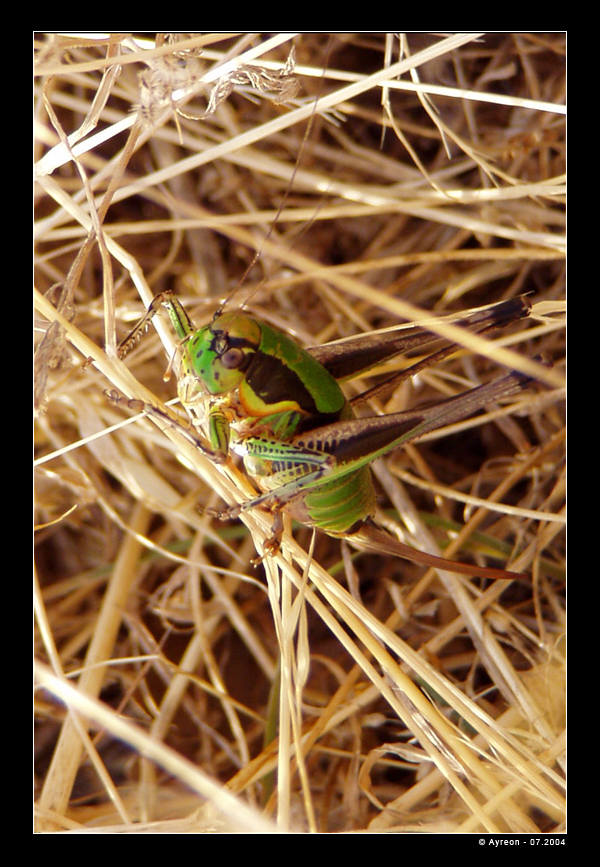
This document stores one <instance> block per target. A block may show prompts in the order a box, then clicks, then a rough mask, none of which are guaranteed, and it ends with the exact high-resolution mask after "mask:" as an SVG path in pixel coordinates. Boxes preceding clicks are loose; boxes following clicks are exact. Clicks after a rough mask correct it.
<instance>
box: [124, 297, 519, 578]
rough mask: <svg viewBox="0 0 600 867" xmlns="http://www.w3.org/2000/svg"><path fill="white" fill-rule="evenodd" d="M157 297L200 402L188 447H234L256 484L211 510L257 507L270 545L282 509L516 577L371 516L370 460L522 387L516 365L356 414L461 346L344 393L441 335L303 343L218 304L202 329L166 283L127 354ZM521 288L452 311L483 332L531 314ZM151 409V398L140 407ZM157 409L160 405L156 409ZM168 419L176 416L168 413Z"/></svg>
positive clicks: (463, 569)
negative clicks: (438, 549)
mask: <svg viewBox="0 0 600 867" xmlns="http://www.w3.org/2000/svg"><path fill="white" fill-rule="evenodd" d="M161 306H164V307H165V308H166V310H167V312H168V314H169V318H170V320H171V323H172V326H173V328H174V330H175V332H176V335H177V337H178V339H179V341H180V351H181V363H180V373H179V377H178V394H179V398H180V400H181V403H182V404H183V406H184V407H186V408H187V409H188V410H194V409H198V408H199V406H200V405H201V404H203V405H206V404H208V410H207V411H206V410H205V416H206V426H207V437H208V441H206V440H205V439H204V438H201V437H200V436H198V435H196V433H195V429H193V430H192V429H191V428H188V427H186V431H187V433H188V436H191V437H192V440H193V442H194V445H195V446H197V447H198V448H199V449H201V451H202V452H204V453H205V454H206V455H207V456H208V457H209V458H210V459H211V460H212V461H215V462H217V463H222V462H224V461H226V460H227V458H228V455H229V451H230V449H232V450H233V451H235V452H236V453H238V454H239V455H241V456H242V458H243V462H244V465H245V468H246V471H247V472H248V473H249V475H250V476H251V477H253V478H254V479H255V480H256V481H257V483H258V486H259V488H260V490H261V491H262V493H261V494H260V495H259V496H257V497H255V498H252V499H250V500H248V501H247V502H245V503H242V504H241V505H238V506H234V507H231V508H228V509H224V510H223V511H221V512H219V513H217V514H218V515H219V517H221V518H233V517H237V516H238V515H239V514H240V513H241V512H243V511H246V510H247V509H251V508H255V507H262V508H265V509H268V510H269V511H271V512H272V513H273V514H274V515H275V523H274V526H273V538H272V540H271V542H270V543H269V546H268V549H269V550H273V551H274V550H276V548H277V547H278V544H279V538H280V536H281V531H282V521H281V513H282V511H285V512H287V513H288V514H290V515H291V516H292V517H293V518H295V519H296V520H298V521H299V522H301V523H303V524H306V525H309V526H312V527H316V528H317V529H320V530H322V531H324V532H325V533H327V534H329V535H331V536H337V537H343V538H346V539H348V540H349V541H350V542H351V543H352V544H353V545H355V546H356V547H359V548H367V549H372V550H375V551H379V552H382V551H383V552H386V553H392V554H395V555H397V556H400V557H403V558H405V559H409V560H412V561H416V562H419V563H423V564H425V565H428V566H435V567H437V568H444V569H446V570H450V571H453V572H460V573H464V574H467V575H480V576H485V577H489V578H514V577H515V573H512V572H509V571H506V570H504V569H495V568H489V567H488V568H481V567H477V566H474V565H471V564H466V563H458V562H455V561H450V560H446V559H445V558H443V557H436V556H434V555H430V554H426V553H424V552H421V551H417V550H416V549H413V548H411V547H409V546H408V545H404V544H403V543H401V542H400V541H399V540H397V539H396V538H395V537H393V536H392V535H391V534H389V533H387V531H385V530H384V529H382V528H381V527H379V526H378V525H377V524H376V523H375V521H374V514H375V506H376V498H375V489H374V485H373V481H372V476H371V469H370V467H369V464H370V463H371V462H372V461H373V460H375V459H376V458H378V457H381V456H382V455H385V454H387V453H388V452H390V451H392V450H393V449H396V448H398V447H400V446H402V445H404V444H406V443H408V442H411V441H412V440H414V439H416V438H417V437H420V436H422V435H423V434H425V433H427V432H429V431H433V430H435V429H437V428H439V427H441V426H443V425H446V424H449V423H453V422H456V421H459V420H461V419H464V418H467V417H469V416H471V415H473V414H475V413H476V412H477V411H479V410H481V409H482V408H484V407H485V406H487V405H489V404H491V403H495V402H496V401H499V400H502V399H503V398H505V397H508V396H510V395H513V394H516V393H518V392H520V391H521V390H522V389H524V388H526V387H527V386H528V385H529V384H530V382H531V378H530V377H528V376H526V375H524V374H521V373H519V372H516V371H513V372H510V373H508V374H507V375H505V376H503V377H502V378H500V379H497V380H494V381H492V382H489V383H488V384H486V385H482V386H480V387H478V388H475V389H472V390H470V391H467V392H465V393H463V394H460V395H458V396H456V397H452V398H449V399H447V400H444V401H442V402H440V403H438V404H436V405H435V406H433V407H428V408H426V409H417V410H413V411H409V412H398V413H392V414H389V415H380V416H371V417H366V418H359V417H357V416H356V414H355V411H354V410H355V407H356V406H357V405H359V404H360V403H363V402H365V401H366V400H367V399H369V398H370V397H372V396H373V395H374V394H375V393H377V392H379V391H380V390H381V389H383V388H388V387H389V386H390V385H392V384H394V383H395V382H396V381H397V380H398V378H399V377H400V376H408V375H413V374H414V373H416V372H417V370H419V369H421V367H424V366H426V365H428V364H430V363H431V362H432V361H438V360H439V359H441V358H443V357H445V356H447V355H449V354H450V353H452V352H454V351H456V349H457V348H458V347H457V345H456V344H449V345H446V346H443V347H442V348H441V349H438V350H437V351H436V352H434V353H433V354H432V355H430V356H429V357H428V358H425V359H423V360H422V361H421V362H418V363H417V364H415V365H413V366H412V367H411V368H409V369H408V370H406V371H403V372H402V373H401V374H395V375H393V377H392V378H391V380H390V379H388V380H386V381H384V382H383V383H381V384H380V385H378V386H377V387H375V388H374V389H370V390H369V391H368V392H365V393H364V394H362V395H359V396H358V397H357V398H355V399H354V400H353V401H350V400H348V399H347V398H346V397H345V395H344V392H343V391H342V388H341V386H340V381H341V380H343V379H348V378H351V377H353V376H356V375H358V374H360V373H364V372H365V371H367V370H371V369H372V368H374V367H376V366H377V365H380V364H381V363H382V362H384V361H387V360H389V359H391V358H393V357H395V356H397V355H399V354H400V353H405V352H407V351H408V350H412V349H415V348H416V347H422V346H427V345H430V346H431V345H433V344H434V343H435V342H436V341H437V342H439V338H437V337H436V335H435V334H434V333H432V332H430V331H427V329H425V328H418V327H414V326H413V327H412V328H409V329H406V330H403V331H401V332H399V333H388V334H382V335H377V336H376V337H375V338H372V337H371V336H369V335H364V336H362V337H358V338H355V339H352V340H350V341H344V342H342V343H339V344H331V345H329V346H323V347H316V348H313V349H308V350H305V349H302V348H301V347H300V346H298V345H297V344H296V343H295V342H294V341H293V340H292V339H291V338H289V337H287V336H286V335H285V334H282V333H281V332H279V331H276V330H275V329H273V328H271V327H270V326H267V325H265V324H263V323H261V322H258V321H257V320H255V319H253V318H251V317H249V316H247V315H245V314H244V313H243V312H241V311H238V312H235V313H223V308H220V310H218V311H217V313H216V314H215V316H214V318H213V320H212V321H211V322H210V324H209V325H206V326H205V327H203V328H201V329H199V330H197V329H196V328H195V326H194V325H193V323H192V322H191V320H190V319H189V317H188V315H187V313H186V312H185V310H184V308H183V306H182V305H181V303H180V302H179V301H178V299H177V298H176V297H175V296H174V295H173V293H172V292H170V291H166V292H163V293H161V294H159V295H157V296H156V297H155V298H154V300H153V301H152V303H151V305H150V307H149V308H148V310H147V312H146V314H145V315H144V316H143V318H142V319H141V320H140V322H139V323H138V324H137V326H136V327H135V328H134V330H133V331H132V332H131V334H130V335H129V336H128V337H127V338H126V339H125V340H124V341H123V342H122V343H121V344H120V346H119V355H120V356H121V357H124V356H125V355H126V354H127V353H128V352H129V350H130V349H131V348H132V346H133V345H134V344H135V343H137V341H138V340H139V339H140V337H141V335H142V333H143V332H144V331H145V329H146V328H147V326H148V324H149V322H150V320H151V319H152V317H153V316H154V315H155V314H156V313H157V311H158V310H159V309H160V307H161ZM530 307H531V305H530V304H529V302H528V301H527V299H526V298H523V297H521V298H516V299H513V300H509V301H505V302H500V303H498V304H495V305H491V306H490V307H488V308H482V309H481V310H479V311H476V312H475V313H473V314H471V315H470V316H467V317H465V318H463V319H462V320H461V319H459V320H458V321H456V320H455V324H458V325H461V326H463V327H465V328H468V329H470V330H471V331H474V332H476V333H479V334H482V333H485V332H487V331H490V330H491V329H495V328H498V327H501V326H503V325H506V324H508V323H510V322H514V321H516V320H518V319H520V318H523V317H526V316H527V315H528V314H529V311H530ZM143 409H144V410H145V411H146V412H147V413H149V414H153V415H160V414H161V413H160V410H158V408H157V407H152V406H146V405H144V406H143ZM163 417H164V415H163ZM168 420H169V421H170V420H171V417H170V416H169V417H168Z"/></svg>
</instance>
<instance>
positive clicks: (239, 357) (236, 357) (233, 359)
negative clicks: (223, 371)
mask: <svg viewBox="0 0 600 867" xmlns="http://www.w3.org/2000/svg"><path fill="white" fill-rule="evenodd" d="M245 360H246V356H245V354H244V353H243V352H242V350H241V349H236V348H235V347H232V348H231V349H228V350H227V352H224V353H223V355H221V364H222V365H223V367H225V368H227V370H237V369H238V368H240V367H242V366H243V365H244V362H245Z"/></svg>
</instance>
